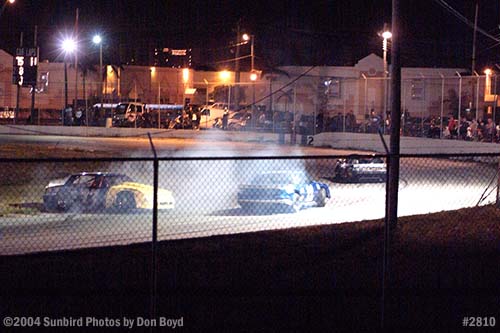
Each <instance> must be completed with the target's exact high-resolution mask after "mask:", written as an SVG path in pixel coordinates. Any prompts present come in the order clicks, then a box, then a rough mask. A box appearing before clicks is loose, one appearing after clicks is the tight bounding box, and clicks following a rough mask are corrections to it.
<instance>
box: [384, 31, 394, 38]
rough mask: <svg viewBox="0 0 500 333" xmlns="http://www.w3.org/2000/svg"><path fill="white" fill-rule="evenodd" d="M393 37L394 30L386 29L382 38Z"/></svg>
mask: <svg viewBox="0 0 500 333" xmlns="http://www.w3.org/2000/svg"><path fill="white" fill-rule="evenodd" d="M391 37H392V32H390V31H384V32H383V33H382V38H384V39H389V38H391Z"/></svg>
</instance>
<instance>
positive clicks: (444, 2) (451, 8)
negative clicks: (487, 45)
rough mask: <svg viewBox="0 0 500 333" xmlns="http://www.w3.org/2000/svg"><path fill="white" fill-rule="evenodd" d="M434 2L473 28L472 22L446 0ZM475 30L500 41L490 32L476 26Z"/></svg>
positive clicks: (499, 40) (435, 0)
mask: <svg viewBox="0 0 500 333" xmlns="http://www.w3.org/2000/svg"><path fill="white" fill-rule="evenodd" d="M434 2H436V3H437V4H438V5H440V6H441V7H443V8H444V9H445V10H447V11H448V12H450V13H451V14H452V15H454V16H455V17H456V18H458V19H459V20H460V21H462V22H463V23H465V24H466V25H468V26H469V27H470V28H471V29H474V22H471V21H470V20H469V19H468V18H466V17H465V16H463V15H462V14H461V13H460V12H459V11H457V10H456V9H454V8H453V7H451V6H450V5H449V4H448V3H447V2H446V1H444V0H434ZM476 30H477V32H479V33H481V34H482V35H484V36H486V37H488V38H490V39H492V40H494V41H495V42H498V43H500V39H499V38H497V37H495V36H493V35H492V34H490V33H488V32H487V31H485V30H484V29H482V28H479V27H477V28H476Z"/></svg>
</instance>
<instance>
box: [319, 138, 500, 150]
mask: <svg viewBox="0 0 500 333" xmlns="http://www.w3.org/2000/svg"><path fill="white" fill-rule="evenodd" d="M384 139H385V142H386V143H387V146H389V136H388V135H384ZM313 145H314V146H316V147H330V148H342V149H355V150H367V151H375V152H378V153H382V154H385V149H384V146H383V144H382V141H381V139H380V136H379V135H378V134H364V133H320V134H317V135H315V136H314V141H313ZM400 151H401V153H402V154H446V153H448V154H450V153H453V154H471V153H500V144H497V143H486V142H470V141H461V140H448V139H443V140H440V139H427V138H414V137H401V143H400Z"/></svg>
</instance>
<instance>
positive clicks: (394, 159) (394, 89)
mask: <svg viewBox="0 0 500 333" xmlns="http://www.w3.org/2000/svg"><path fill="white" fill-rule="evenodd" d="M400 15H401V11H400V6H399V0H392V24H391V27H392V49H391V63H392V70H391V138H390V148H389V149H390V154H389V157H388V163H389V166H388V171H389V174H388V179H387V183H386V184H387V187H388V188H387V189H386V191H388V195H387V196H386V200H387V202H386V212H385V215H386V216H385V225H384V251H383V268H382V271H383V272H382V314H381V319H382V321H381V325H382V328H385V326H386V324H387V322H386V319H387V318H388V317H389V316H388V314H387V313H386V310H387V308H388V306H387V305H388V304H389V302H388V301H389V300H390V296H388V294H390V264H391V262H390V254H391V253H390V243H391V240H392V237H391V235H392V233H393V231H394V230H395V229H396V227H397V222H398V189H399V150H400V128H401V60H400V54H399V45H400V43H399V36H400V30H399V29H400V28H399V18H400Z"/></svg>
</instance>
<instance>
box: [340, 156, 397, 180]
mask: <svg viewBox="0 0 500 333" xmlns="http://www.w3.org/2000/svg"><path fill="white" fill-rule="evenodd" d="M386 173H387V165H386V163H385V162H384V160H383V159H382V158H379V157H369V158H366V157H363V158H361V157H360V158H357V157H356V158H345V159H339V160H338V161H337V164H336V166H335V178H337V179H339V180H341V181H352V182H355V181H357V182H361V181H374V180H376V181H385V179H386Z"/></svg>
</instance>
